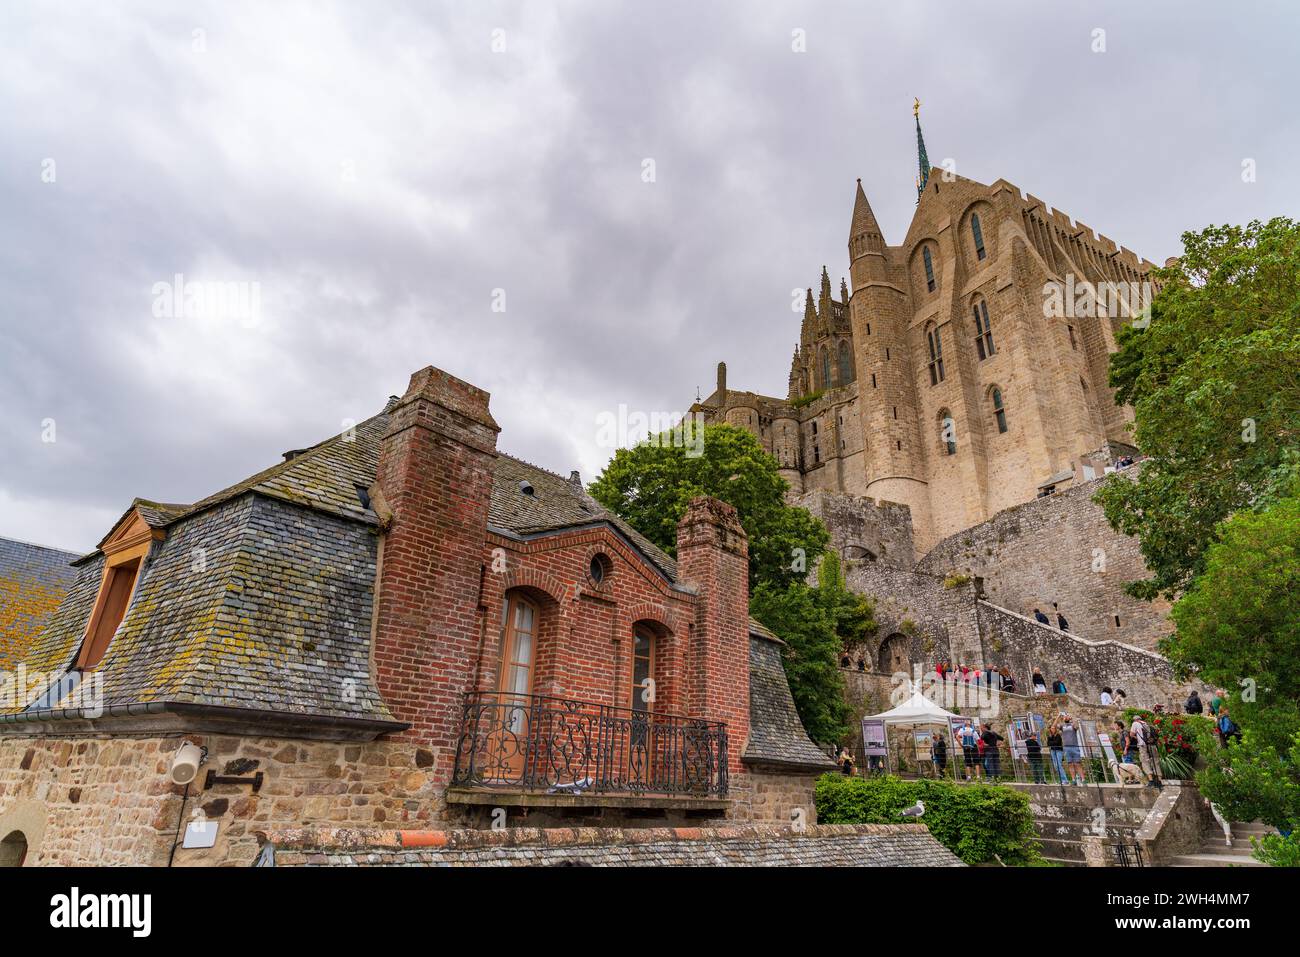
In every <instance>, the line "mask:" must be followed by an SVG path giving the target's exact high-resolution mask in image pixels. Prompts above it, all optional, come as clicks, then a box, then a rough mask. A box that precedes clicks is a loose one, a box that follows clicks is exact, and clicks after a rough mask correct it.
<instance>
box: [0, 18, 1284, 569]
mask: <svg viewBox="0 0 1300 957" xmlns="http://www.w3.org/2000/svg"><path fill="white" fill-rule="evenodd" d="M1297 11H1298V8H1297V6H1296V4H1294V3H1293V2H1277V3H1272V4H1265V3H1261V4H1250V3H1232V4H1226V3H1217V2H1213V3H1210V2H1198V3H1189V2H1187V0H1183V2H1177V3H1157V2H1143V3H1141V4H1134V3H1131V2H1120V3H1107V4H1073V3H1069V4H1067V3H1043V2H1041V0H1031V2H1023V3H1016V2H1010V0H1007V2H1000V3H980V4H974V3H969V2H961V3H952V4H943V3H927V4H924V5H922V4H920V3H911V2H908V3H901V2H900V3H892V4H885V3H867V2H862V0H854V2H843V3H836V2H826V0H822V2H816V3H761V2H757V0H744V2H740V0H737V2H734V3H717V4H703V3H699V2H681V3H679V2H673V0H657V2H655V3H613V2H608V0H606V2H599V3H598V2H590V3H587V2H578V0H565V2H557V3H555V4H554V5H551V4H546V3H542V2H530V3H527V4H524V3H518V4H504V3H502V4H496V3H490V2H483V0H473V2H471V0H458V2H454V3H450V2H449V3H435V2H429V0H426V2H418V3H416V2H412V3H401V2H396V0H391V2H367V3H337V4H335V3H326V2H310V3H307V2H303V3H292V2H276V3H249V4H243V3H237V2H231V0H219V2H211V3H189V4H175V3H168V2H158V3H146V2H137V3H130V2H127V3H121V4H104V3H82V4H79V3H58V4H54V3H50V4H38V3H24V2H19V0H11V2H6V3H5V4H4V5H3V7H0V203H2V205H0V333H2V335H3V339H2V340H0V408H2V409H3V414H2V415H0V536H6V537H13V538H20V539H25V540H28V541H35V542H40V543H44V544H50V545H58V546H62V547H65V548H69V549H73V550H85V549H89V548H90V547H93V546H94V544H95V543H96V542H97V541H98V540H99V539H100V537H101V536H102V535H103V534H104V533H105V532H106V531H107V530H108V527H109V526H110V525H111V523H112V522H113V520H115V519H116V518H117V517H118V515H120V514H121V512H122V511H123V510H124V509H125V508H126V506H127V505H128V504H129V503H130V500H131V499H132V498H133V497H134V496H137V495H139V496H143V497H146V498H153V499H157V500H162V501H171V502H189V501H193V500H195V499H198V498H200V497H202V496H204V495H206V494H208V493H210V492H212V491H215V490H216V489H218V488H221V487H223V486H225V485H228V484H230V483H232V482H235V481H237V480H239V479H241V478H243V477H244V476H246V475H248V474H250V473H252V472H254V471H256V470H258V469H260V468H263V467H265V466H266V465H269V464H271V463H272V462H274V461H276V460H278V457H279V453H281V452H282V451H284V450H286V449H290V448H296V447H301V446H304V445H309V444H311V443H314V442H316V441H319V440H320V439H322V438H325V437H326V436H328V435H331V434H334V433H336V432H338V431H339V430H340V427H341V425H340V424H341V423H342V422H344V421H345V420H348V419H361V418H364V417H366V416H368V415H370V414H373V413H374V412H375V411H377V410H378V409H379V408H381V407H382V405H383V403H384V401H385V398H386V397H387V396H388V395H390V394H392V393H400V392H402V391H403V390H404V389H405V386H406V382H407V379H408V377H409V375H410V373H411V372H412V371H413V370H414V369H416V368H418V367H421V366H424V365H428V364H433V365H436V366H440V367H442V368H444V369H447V370H448V371H450V372H452V373H454V374H456V375H458V376H460V377H462V378H464V379H467V380H469V381H471V382H474V383H476V384H478V385H480V386H482V387H483V388H485V389H487V390H489V391H490V392H491V393H492V410H493V412H494V414H495V415H496V417H497V419H498V421H499V422H500V423H501V425H502V427H503V431H502V434H501V437H500V447H501V448H502V449H503V450H505V451H508V452H511V453H513V454H516V455H519V456H521V457H523V458H526V459H528V460H530V461H533V462H536V463H537V464H539V465H543V466H546V467H548V468H551V469H554V470H556V471H561V472H564V473H566V474H567V472H568V470H569V469H571V468H579V469H581V470H582V473H583V475H584V477H585V478H588V479H589V478H591V477H593V476H594V474H595V473H596V472H597V471H598V470H599V468H600V467H601V465H602V464H603V463H604V461H605V460H606V459H607V458H608V456H609V454H610V450H609V449H605V448H601V447H600V445H599V443H598V429H597V417H598V416H600V415H601V414H602V413H606V412H617V410H618V407H619V405H620V404H625V405H626V406H627V407H628V408H629V409H631V410H640V411H644V412H660V411H662V412H670V411H674V410H675V411H681V410H683V409H684V408H686V406H687V405H688V404H689V402H690V401H691V400H692V399H693V398H694V397H695V390H696V388H697V387H700V388H701V389H702V390H703V392H704V393H705V394H707V393H708V391H709V390H710V387H711V383H712V380H713V376H714V365H715V363H716V362H717V361H718V360H719V359H725V360H726V361H727V363H728V368H729V375H730V381H731V384H732V385H733V386H736V387H740V388H750V389H754V390H757V391H763V392H768V393H775V394H783V393H784V389H785V382H786V374H787V372H788V369H789V360H790V354H791V351H792V349H793V345H794V342H795V339H796V337H797V335H798V325H799V315H798V314H797V313H794V312H792V311H791V290H792V289H795V288H801V287H803V286H807V285H809V284H813V283H815V282H816V281H817V277H818V276H819V274H820V270H821V266H822V264H823V263H825V264H827V265H828V266H829V267H830V270H831V274H832V277H833V281H834V283H835V286H836V288H837V289H838V286H839V279H840V276H842V275H845V274H846V273H847V270H848V263H847V255H846V250H845V244H846V240H847V236H848V225H849V214H850V211H851V206H852V198H853V189H854V180H855V179H856V178H857V177H861V178H862V181H863V184H864V186H865V187H866V189H867V192H868V195H869V197H870V199H871V202H872V204H873V206H874V208H875V211H876V214H877V216H878V218H879V219H880V221H881V224H882V226H883V228H884V230H885V233H886V239H887V240H888V241H890V242H893V243H897V242H898V241H900V239H901V238H902V236H903V234H904V233H905V231H906V228H907V224H908V221H909V218H910V216H911V214H912V210H913V206H914V201H915V192H914V190H913V180H914V176H915V168H916V158H915V141H914V134H913V128H912V113H911V105H912V98H913V97H914V96H916V97H920V99H921V100H922V102H923V104H924V106H923V110H922V121H923V124H924V127H925V134H926V141H927V145H928V147H929V154H930V158H931V160H932V161H933V162H935V163H936V164H938V163H941V162H943V160H945V159H948V158H951V159H952V160H954V161H955V163H956V165H957V171H958V172H959V173H961V174H963V175H965V176H969V177H971V178H973V179H976V180H980V181H983V182H992V181H993V180H995V179H997V178H998V177H1003V178H1005V179H1007V180H1010V181H1011V182H1013V183H1015V184H1016V185H1018V186H1020V187H1021V188H1022V189H1024V190H1026V191H1028V192H1032V193H1034V194H1035V195H1037V196H1039V197H1042V198H1043V199H1044V200H1045V201H1047V202H1048V203H1049V204H1050V205H1052V206H1055V207H1057V208H1059V209H1061V210H1064V211H1065V212H1067V213H1069V214H1070V215H1072V216H1074V217H1076V218H1078V219H1081V220H1083V221H1084V222H1086V223H1088V224H1089V225H1090V226H1092V227H1093V228H1094V229H1096V230H1099V231H1101V232H1104V233H1105V234H1106V235H1107V236H1109V237H1111V238H1112V239H1114V240H1116V241H1117V242H1120V243H1122V244H1124V245H1126V246H1128V247H1129V248H1131V249H1133V250H1135V251H1136V252H1138V253H1139V254H1140V255H1143V256H1146V257H1147V258H1149V259H1152V260H1156V261H1159V262H1163V261H1164V259H1165V258H1166V257H1168V256H1170V255H1175V254H1177V253H1178V251H1179V248H1180V247H1179V235H1180V233H1181V232H1182V231H1183V230H1185V229H1188V228H1199V227H1201V226H1204V225H1207V224H1210V223H1220V222H1243V221H1246V220H1249V219H1251V218H1256V217H1268V216H1273V215H1278V214H1287V215H1292V216H1295V215H1297V214H1300V201H1298V200H1300V188H1298V187H1297V182H1296V173H1295V167H1296V159H1297V155H1298V154H1300V125H1298V124H1297V122H1296V113H1295V106H1294V96H1295V92H1296V90H1297V89H1298V88H1300V67H1298V66H1297V63H1300V40H1298V39H1297V38H1298V37H1300V15H1298V12H1297ZM1099 29H1100V30H1104V31H1105V33H1104V46H1105V50H1104V52H1096V51H1095V50H1094V47H1096V46H1099V45H1100V44H1099V43H1098V37H1099V36H1100V35H1098V34H1097V33H1096V32H1095V31H1097V30H1099ZM796 31H802V32H801V33H797V32H796ZM801 37H802V43H801V42H800V38H801ZM800 46H802V47H803V50H802V51H800V50H797V49H796V47H800ZM647 160H649V161H652V162H653V166H652V167H650V166H648V165H647ZM1246 160H1253V161H1254V168H1255V170H1256V176H1255V180H1254V182H1243V176H1242V169H1243V166H1242V164H1243V162H1244V161H1246ZM651 168H652V170H653V177H650V176H649V175H648V173H647V170H650V169H651ZM647 180H651V181H647ZM177 274H179V275H182V276H183V277H184V281H185V282H187V283H198V284H200V285H199V287H198V288H200V289H204V290H209V291H210V290H213V289H219V288H221V286H220V284H231V283H242V284H243V285H242V286H240V287H237V288H240V289H242V290H243V291H245V293H246V294H248V295H249V296H250V297H251V296H252V295H253V291H254V290H256V295H257V300H256V304H257V308H256V310H252V309H250V310H249V312H248V314H246V315H240V314H237V313H236V312H235V311H233V310H232V309H230V308H228V307H227V308H225V309H222V308H215V309H214V310H212V311H207V312H205V311H203V310H202V309H200V308H199V307H198V306H190V307H184V303H182V306H183V307H184V308H182V309H181V310H180V311H179V313H178V314H177V313H173V314H170V315H169V314H168V313H167V310H166V308H165V302H166V296H165V295H161V294H160V292H159V290H160V289H164V290H165V289H166V287H165V286H160V285H159V284H163V283H172V284H174V283H175V280H174V277H175V276H176V275H177ZM160 295H161V298H162V302H163V303H164V306H160V305H159V301H160ZM251 302H252V300H251V299H250V304H251ZM51 439H52V440H53V441H50V440H51Z"/></svg>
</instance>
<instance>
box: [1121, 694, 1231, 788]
mask: <svg viewBox="0 0 1300 957" xmlns="http://www.w3.org/2000/svg"><path fill="white" fill-rule="evenodd" d="M1137 715H1141V716H1142V719H1143V720H1144V721H1146V723H1147V726H1148V727H1149V728H1151V730H1152V732H1153V733H1154V734H1155V741H1156V756H1157V758H1158V759H1159V761H1160V776H1161V777H1162V778H1169V779H1170V780H1189V779H1190V778H1191V777H1192V775H1193V773H1194V772H1193V768H1195V766H1196V757H1197V755H1198V754H1199V753H1200V750H1201V749H1202V748H1204V747H1205V744H1206V742H1207V741H1213V740H1214V722H1213V720H1211V719H1210V718H1206V717H1204V716H1203V715H1195V714H1170V713H1169V712H1166V711H1147V710H1146V709H1144V708H1125V709H1124V725H1125V726H1126V727H1127V726H1128V725H1131V724H1132V723H1133V718H1134V717H1135V716H1137Z"/></svg>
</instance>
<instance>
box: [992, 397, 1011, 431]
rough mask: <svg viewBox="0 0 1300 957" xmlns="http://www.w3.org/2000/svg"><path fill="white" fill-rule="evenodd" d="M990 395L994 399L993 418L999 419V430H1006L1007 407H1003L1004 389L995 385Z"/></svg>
mask: <svg viewBox="0 0 1300 957" xmlns="http://www.w3.org/2000/svg"><path fill="white" fill-rule="evenodd" d="M989 395H990V396H991V398H992V399H993V418H994V419H996V420H997V423H998V431H999V432H1005V431H1006V430H1007V413H1006V409H1004V408H1003V407H1002V390H1001V389H999V388H998V387H997V386H994V387H993V391H992V392H990V393H989Z"/></svg>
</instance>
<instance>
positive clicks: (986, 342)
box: [975, 299, 995, 362]
mask: <svg viewBox="0 0 1300 957" xmlns="http://www.w3.org/2000/svg"><path fill="white" fill-rule="evenodd" d="M975 349H976V351H978V352H979V357H980V361H981V362H982V361H983V360H985V359H987V358H989V356H991V355H993V353H994V351H995V350H994V348H993V332H992V330H991V329H989V304H988V303H987V302H985V301H984V300H983V299H979V300H976V302H975Z"/></svg>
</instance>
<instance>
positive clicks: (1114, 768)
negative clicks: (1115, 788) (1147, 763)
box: [1110, 761, 1143, 787]
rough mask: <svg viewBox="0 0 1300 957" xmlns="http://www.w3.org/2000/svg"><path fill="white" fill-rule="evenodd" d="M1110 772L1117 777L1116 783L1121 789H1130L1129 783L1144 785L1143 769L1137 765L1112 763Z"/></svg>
mask: <svg viewBox="0 0 1300 957" xmlns="http://www.w3.org/2000/svg"><path fill="white" fill-rule="evenodd" d="M1110 770H1111V773H1112V774H1113V775H1115V782H1116V783H1117V784H1118V785H1119V786H1120V787H1128V785H1129V783H1130V782H1132V783H1133V784H1141V783H1142V777H1143V774H1142V768H1140V767H1139V766H1138V765H1136V764H1120V763H1119V762H1118V761H1111V762H1110Z"/></svg>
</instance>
